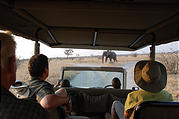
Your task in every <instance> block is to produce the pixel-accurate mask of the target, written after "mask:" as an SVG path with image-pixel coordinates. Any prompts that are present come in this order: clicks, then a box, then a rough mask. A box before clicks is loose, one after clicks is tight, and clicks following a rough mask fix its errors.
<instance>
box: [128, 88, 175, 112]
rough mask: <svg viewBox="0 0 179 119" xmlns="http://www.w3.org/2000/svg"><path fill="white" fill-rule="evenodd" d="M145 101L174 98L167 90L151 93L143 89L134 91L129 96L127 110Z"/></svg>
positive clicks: (170, 99) (171, 99)
mask: <svg viewBox="0 0 179 119" xmlns="http://www.w3.org/2000/svg"><path fill="white" fill-rule="evenodd" d="M144 101H173V98H172V95H171V94H170V93H168V92H167V91H165V90H162V91H160V92H157V93H151V92H148V91H145V90H142V89H141V90H137V91H133V92H131V93H129V94H128V96H127V99H126V102H125V111H127V110H128V109H131V108H133V107H135V106H136V105H137V104H139V103H141V102H144Z"/></svg>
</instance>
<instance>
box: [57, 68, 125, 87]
mask: <svg viewBox="0 0 179 119" xmlns="http://www.w3.org/2000/svg"><path fill="white" fill-rule="evenodd" d="M85 70H89V71H108V72H121V73H123V83H122V89H126V87H127V85H126V84H127V83H126V82H127V81H126V80H127V71H126V70H125V69H124V68H122V67H78V66H77V67H75V66H74V67H62V68H61V71H62V74H61V77H60V79H61V80H63V78H64V72H65V71H85Z"/></svg>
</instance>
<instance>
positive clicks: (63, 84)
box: [61, 79, 70, 87]
mask: <svg viewBox="0 0 179 119" xmlns="http://www.w3.org/2000/svg"><path fill="white" fill-rule="evenodd" d="M61 87H70V81H69V80H68V79H64V80H62V81H61Z"/></svg>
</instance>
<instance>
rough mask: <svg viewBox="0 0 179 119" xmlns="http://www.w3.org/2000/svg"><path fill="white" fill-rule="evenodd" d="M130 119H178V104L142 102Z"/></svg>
mask: <svg viewBox="0 0 179 119" xmlns="http://www.w3.org/2000/svg"><path fill="white" fill-rule="evenodd" d="M132 119H179V102H157V101H147V102H143V103H141V104H139V105H138V106H137V107H136V109H135V111H134V115H133V117H132Z"/></svg>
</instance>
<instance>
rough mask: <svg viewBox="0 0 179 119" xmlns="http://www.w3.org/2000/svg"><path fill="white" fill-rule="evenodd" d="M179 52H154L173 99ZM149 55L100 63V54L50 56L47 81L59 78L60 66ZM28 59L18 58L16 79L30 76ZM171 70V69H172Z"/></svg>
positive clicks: (178, 82) (178, 85)
mask: <svg viewBox="0 0 179 119" xmlns="http://www.w3.org/2000/svg"><path fill="white" fill-rule="evenodd" d="M178 58H179V53H174V54H173V53H165V54H156V60H157V61H159V62H162V63H163V64H164V65H165V66H166V68H167V72H168V77H167V78H168V82H167V86H166V88H165V90H167V91H169V92H170V93H172V94H173V97H174V100H175V101H179V71H178V66H179V63H178V61H179V59H178ZM148 59H149V55H138V54H132V55H120V56H117V60H118V62H115V63H109V62H107V63H105V64H102V62H101V56H91V57H76V58H68V59H67V58H52V59H49V69H50V70H49V77H48V78H47V81H48V82H50V83H51V84H55V83H56V82H57V81H58V80H60V74H61V67H63V66H71V65H74V64H88V65H89V64H90V65H101V66H119V65H123V64H126V63H127V62H136V61H140V60H148ZM27 63H28V60H20V61H19V63H18V67H17V80H21V81H26V80H28V79H29V78H30V76H29V74H28V70H27ZM172 70H173V71H172Z"/></svg>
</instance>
